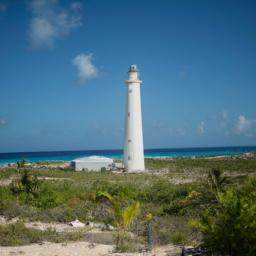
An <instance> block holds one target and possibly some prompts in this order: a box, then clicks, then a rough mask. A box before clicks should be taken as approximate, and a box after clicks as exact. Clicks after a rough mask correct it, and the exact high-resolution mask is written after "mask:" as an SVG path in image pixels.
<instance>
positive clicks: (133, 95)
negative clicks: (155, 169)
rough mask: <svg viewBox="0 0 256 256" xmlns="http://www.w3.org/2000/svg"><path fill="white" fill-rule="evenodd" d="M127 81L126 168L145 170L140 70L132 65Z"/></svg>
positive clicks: (130, 170) (137, 170)
mask: <svg viewBox="0 0 256 256" xmlns="http://www.w3.org/2000/svg"><path fill="white" fill-rule="evenodd" d="M125 83H126V111H125V139H124V168H125V170H126V171H128V172H143V171H145V164H144V148H143V132H142V118H141V99H140V85H141V83H142V81H141V80H140V79H139V72H138V69H137V66H136V65H131V66H130V68H129V71H128V80H126V81H125Z"/></svg>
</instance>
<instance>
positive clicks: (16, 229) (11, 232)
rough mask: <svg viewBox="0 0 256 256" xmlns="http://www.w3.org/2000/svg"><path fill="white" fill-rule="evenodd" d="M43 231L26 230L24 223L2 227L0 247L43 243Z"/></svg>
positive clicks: (0, 226) (0, 230)
mask: <svg viewBox="0 0 256 256" xmlns="http://www.w3.org/2000/svg"><path fill="white" fill-rule="evenodd" d="M42 239H43V238H42V231H40V230H37V229H31V228H26V227H25V225H24V224H23V223H15V224H10V225H0V245H1V246H16V245H23V244H29V243H38V242H41V241H42Z"/></svg>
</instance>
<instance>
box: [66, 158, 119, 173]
mask: <svg viewBox="0 0 256 256" xmlns="http://www.w3.org/2000/svg"><path fill="white" fill-rule="evenodd" d="M70 166H71V167H72V168H73V169H75V170H76V171H100V170H101V169H102V168H105V169H106V170H110V169H112V168H113V167H114V161H113V159H111V158H107V157H102V156H89V157H82V158H77V159H75V160H72V161H71V164H70Z"/></svg>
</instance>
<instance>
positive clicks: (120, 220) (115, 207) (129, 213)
mask: <svg viewBox="0 0 256 256" xmlns="http://www.w3.org/2000/svg"><path fill="white" fill-rule="evenodd" d="M98 197H105V198H106V199H107V200H108V201H109V202H110V203H111V208H112V212H113V213H114V225H115V226H116V227H117V235H116V250H117V251H120V252H125V251H127V248H126V244H125V243H126V240H127V239H129V238H131V236H130V237H129V234H128V233H127V231H128V228H129V226H130V225H131V224H132V222H133V221H134V219H135V217H136V216H137V215H138V214H139V211H140V203H139V201H135V202H132V203H131V204H130V205H128V206H126V207H124V208H122V207H121V202H120V201H118V200H117V199H115V198H114V197H113V196H111V195H110V194H109V193H106V192H99V193H98Z"/></svg>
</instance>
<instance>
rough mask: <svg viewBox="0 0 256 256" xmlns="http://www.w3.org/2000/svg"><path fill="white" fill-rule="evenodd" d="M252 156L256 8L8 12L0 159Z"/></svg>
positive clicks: (143, 2) (3, 12) (0, 15)
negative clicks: (134, 131)
mask: <svg viewBox="0 0 256 256" xmlns="http://www.w3.org/2000/svg"><path fill="white" fill-rule="evenodd" d="M131 64H137V66H138V68H139V70H140V78H141V80H142V81H143V84H142V86H141V97H142V114H143V132H144V146H145V148H177V147H216V146H243V145H256V1H249V0H240V1H236V0H208V1H204V0H129V1H126V0H122V1H121V0H119V1H118V0H108V1H105V0H85V1H82V0H81V1H76V0H74V1H72V0H69V1H65V0H59V1H58V0H9V1H8V0H0V152H23V151H54V150H90V149H121V148H122V147H123V139H124V134H123V133H124V111H125V84H124V80H125V79H126V78H127V71H128V67H129V65H131Z"/></svg>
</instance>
